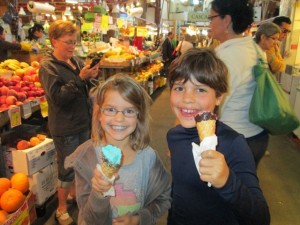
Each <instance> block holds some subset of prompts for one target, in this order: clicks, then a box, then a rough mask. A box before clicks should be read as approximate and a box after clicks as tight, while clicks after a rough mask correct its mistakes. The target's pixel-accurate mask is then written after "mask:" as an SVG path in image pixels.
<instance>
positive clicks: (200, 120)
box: [195, 112, 217, 141]
mask: <svg viewBox="0 0 300 225" xmlns="http://www.w3.org/2000/svg"><path fill="white" fill-rule="evenodd" d="M195 120H196V125H197V130H198V135H199V138H200V140H201V141H202V140H203V139H204V138H205V137H209V136H213V135H215V132H216V120H217V115H215V114H214V113H212V112H202V113H199V114H198V115H196V116H195Z"/></svg>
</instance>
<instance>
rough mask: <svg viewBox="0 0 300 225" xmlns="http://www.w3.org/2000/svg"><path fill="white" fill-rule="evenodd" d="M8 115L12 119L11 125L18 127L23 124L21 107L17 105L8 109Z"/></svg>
mask: <svg viewBox="0 0 300 225" xmlns="http://www.w3.org/2000/svg"><path fill="white" fill-rule="evenodd" d="M8 115H9V119H10V126H11V127H12V128H13V127H16V126H19V125H21V110H20V107H18V106H16V107H13V108H11V109H9V110H8Z"/></svg>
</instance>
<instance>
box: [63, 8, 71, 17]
mask: <svg viewBox="0 0 300 225" xmlns="http://www.w3.org/2000/svg"><path fill="white" fill-rule="evenodd" d="M64 15H65V16H71V15H72V12H71V8H70V7H69V6H67V7H66V10H65V12H64Z"/></svg>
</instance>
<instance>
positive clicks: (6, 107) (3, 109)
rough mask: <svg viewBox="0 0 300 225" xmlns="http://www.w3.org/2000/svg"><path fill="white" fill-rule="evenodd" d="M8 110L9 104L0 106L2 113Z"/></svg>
mask: <svg viewBox="0 0 300 225" xmlns="http://www.w3.org/2000/svg"><path fill="white" fill-rule="evenodd" d="M7 109H8V105H7V104H2V105H0V111H5V110H7Z"/></svg>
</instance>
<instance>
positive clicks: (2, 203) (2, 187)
mask: <svg viewBox="0 0 300 225" xmlns="http://www.w3.org/2000/svg"><path fill="white" fill-rule="evenodd" d="M28 191H29V179H28V177H27V176H26V175H25V174H23V173H16V174H14V175H13V176H12V177H11V179H8V178H5V177H2V178H0V224H2V223H4V222H5V221H6V220H7V218H8V215H9V214H10V213H13V212H15V211H16V210H17V209H19V208H20V207H21V206H22V204H23V203H24V201H25V199H26V197H25V194H26V193H27V192H28Z"/></svg>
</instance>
